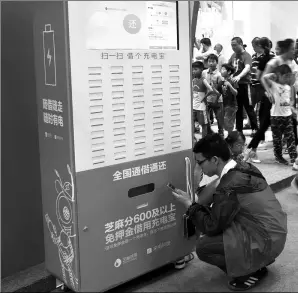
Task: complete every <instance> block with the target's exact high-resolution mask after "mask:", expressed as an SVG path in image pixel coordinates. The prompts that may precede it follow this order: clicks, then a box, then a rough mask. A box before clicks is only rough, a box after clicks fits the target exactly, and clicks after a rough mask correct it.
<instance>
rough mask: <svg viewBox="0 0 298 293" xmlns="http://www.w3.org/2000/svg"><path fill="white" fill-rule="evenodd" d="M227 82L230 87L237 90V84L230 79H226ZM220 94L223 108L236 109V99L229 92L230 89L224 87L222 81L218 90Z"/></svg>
mask: <svg viewBox="0 0 298 293" xmlns="http://www.w3.org/2000/svg"><path fill="white" fill-rule="evenodd" d="M227 81H228V82H229V83H230V84H231V85H232V87H233V88H234V89H237V88H238V84H237V83H235V82H233V81H232V80H231V78H227ZM219 91H220V93H221V94H222V97H223V105H224V107H227V106H229V107H236V106H237V99H236V96H235V95H233V93H232V92H231V89H230V88H229V87H228V86H226V85H224V81H222V82H221V86H220V88H219Z"/></svg>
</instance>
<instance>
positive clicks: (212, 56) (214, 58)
mask: <svg viewBox="0 0 298 293" xmlns="http://www.w3.org/2000/svg"><path fill="white" fill-rule="evenodd" d="M209 59H211V60H215V61H216V63H218V57H217V56H216V55H215V54H210V55H209V56H208V57H207V62H208V61H209Z"/></svg>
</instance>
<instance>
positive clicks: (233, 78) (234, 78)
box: [232, 75, 240, 83]
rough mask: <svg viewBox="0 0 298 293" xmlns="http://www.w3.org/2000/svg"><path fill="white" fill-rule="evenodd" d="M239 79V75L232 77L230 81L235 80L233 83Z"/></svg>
mask: <svg viewBox="0 0 298 293" xmlns="http://www.w3.org/2000/svg"><path fill="white" fill-rule="evenodd" d="M239 80H240V77H239V75H237V76H235V77H232V81H233V82H235V83H238V82H239Z"/></svg>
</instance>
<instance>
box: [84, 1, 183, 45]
mask: <svg viewBox="0 0 298 293" xmlns="http://www.w3.org/2000/svg"><path fill="white" fill-rule="evenodd" d="M89 11H95V12H94V13H92V14H90V15H89V16H88V25H87V28H86V37H87V49H95V50H107V49H111V50H113V49H119V50H127V49H131V50H148V49H163V50H167V49H172V50H177V17H176V3H175V2H166V1H93V2H90V4H89ZM111 36H113V37H111Z"/></svg>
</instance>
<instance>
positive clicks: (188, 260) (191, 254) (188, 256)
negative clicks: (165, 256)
mask: <svg viewBox="0 0 298 293" xmlns="http://www.w3.org/2000/svg"><path fill="white" fill-rule="evenodd" d="M194 258H195V256H194V254H193V253H192V252H191V253H190V254H189V255H187V256H186V257H185V262H186V263H189V262H190V261H192V260H193V259H194Z"/></svg>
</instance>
